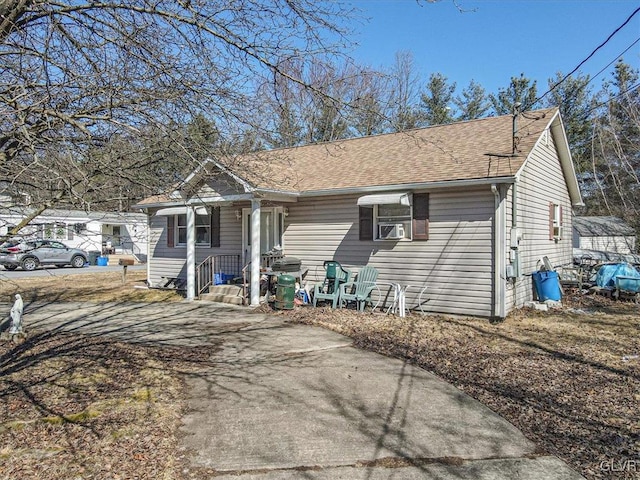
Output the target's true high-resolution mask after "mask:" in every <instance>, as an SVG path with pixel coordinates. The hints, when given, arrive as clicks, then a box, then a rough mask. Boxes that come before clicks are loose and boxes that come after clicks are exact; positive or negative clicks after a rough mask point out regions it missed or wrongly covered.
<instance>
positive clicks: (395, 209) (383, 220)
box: [373, 205, 411, 240]
mask: <svg viewBox="0 0 640 480" xmlns="http://www.w3.org/2000/svg"><path fill="white" fill-rule="evenodd" d="M373 210H374V213H373V219H374V225H375V229H374V238H375V240H403V239H406V240H411V206H409V205H375V206H374V209H373Z"/></svg>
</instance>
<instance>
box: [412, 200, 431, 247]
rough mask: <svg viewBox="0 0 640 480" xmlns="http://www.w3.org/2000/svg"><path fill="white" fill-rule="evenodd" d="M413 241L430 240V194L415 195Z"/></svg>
mask: <svg viewBox="0 0 640 480" xmlns="http://www.w3.org/2000/svg"><path fill="white" fill-rule="evenodd" d="M413 239H414V240H429V194H428V193H414V194H413Z"/></svg>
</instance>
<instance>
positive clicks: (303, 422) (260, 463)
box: [25, 302, 582, 480]
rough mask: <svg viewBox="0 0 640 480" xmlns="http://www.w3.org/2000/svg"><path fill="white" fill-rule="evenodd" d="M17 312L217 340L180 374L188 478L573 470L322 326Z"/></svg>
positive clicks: (479, 479)
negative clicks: (201, 366)
mask: <svg viewBox="0 0 640 480" xmlns="http://www.w3.org/2000/svg"><path fill="white" fill-rule="evenodd" d="M25 322H26V324H27V326H28V327H29V328H51V327H53V326H57V327H60V328H64V329H66V330H75V331H83V332H87V333H94V334H108V335H114V336H117V337H118V338H121V339H124V340H128V341H135V342H145V343H148V342H151V343H155V344H158V343H159V344H171V345H208V344H211V345H214V344H215V345H217V346H218V348H212V350H211V351H212V358H211V359H210V363H211V365H212V367H211V369H210V370H209V371H207V372H206V373H205V374H204V375H202V376H199V377H194V378H191V379H189V381H188V382H189V387H190V400H189V407H190V408H189V413H188V414H187V415H186V416H185V418H184V419H183V427H182V433H183V434H184V435H183V436H182V438H183V440H182V441H183V448H184V449H185V450H186V451H187V452H189V455H190V463H191V469H190V470H191V474H192V475H193V478H198V479H207V478H213V477H215V478H229V479H231V478H241V479H243V480H253V479H255V480H276V479H278V480H280V479H284V480H287V479H318V480H333V479H349V480H358V479H370V480H381V479H394V480H412V479H461V478H465V479H474V480H485V479H487V480H488V479H514V478H518V479H524V480H528V479H531V480H544V479H558V480H561V479H562V480H574V479H580V478H582V477H581V476H580V475H578V474H577V473H575V472H574V471H573V470H571V469H570V468H568V467H567V466H566V465H565V464H564V463H563V462H561V461H560V460H559V459H557V458H555V457H551V456H538V455H536V454H535V446H534V445H533V444H532V443H531V442H529V441H528V440H527V439H526V438H524V436H523V435H522V434H521V433H520V432H519V431H518V430H517V429H516V428H515V427H513V426H512V425H511V424H509V423H508V422H507V421H505V420H504V419H502V418H501V417H499V416H498V415H496V414H495V413H493V412H492V411H491V410H489V409H488V408H486V407H485V406H483V405H481V404H480V403H478V402H476V401H475V400H473V399H472V398H470V397H468V396H467V395H465V394H464V393H462V392H460V391H459V390H457V389H455V388H454V387H453V386H451V385H449V384H448V383H446V382H444V381H442V380H441V379H439V378H437V377H436V376H434V375H431V374H430V373H428V372H426V371H424V370H422V369H420V368H416V367H414V366H411V365H410V364H407V363H405V362H402V361H400V360H395V359H390V358H387V357H384V356H382V355H378V354H375V353H371V352H367V351H363V350H359V349H356V348H354V347H352V346H351V341H350V339H349V338H347V337H344V336H342V335H339V334H336V333H334V332H330V331H327V330H324V329H321V328H315V327H309V326H303V325H292V324H288V323H286V322H284V321H283V320H282V319H281V318H280V317H273V316H265V315H257V314H250V313H249V312H248V310H247V309H243V308H241V307H228V306H221V305H220V304H207V303H199V302H191V303H187V302H184V303H176V304H166V303H165V304H121V305H116V304H107V305H97V304H68V303H65V304H63V303H59V304H52V305H39V306H29V307H28V308H27V311H26V315H25ZM220 345H221V348H220Z"/></svg>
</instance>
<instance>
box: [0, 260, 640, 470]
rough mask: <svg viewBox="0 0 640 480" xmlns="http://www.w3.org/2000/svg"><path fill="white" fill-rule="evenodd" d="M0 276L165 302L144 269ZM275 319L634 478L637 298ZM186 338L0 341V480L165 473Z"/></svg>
mask: <svg viewBox="0 0 640 480" xmlns="http://www.w3.org/2000/svg"><path fill="white" fill-rule="evenodd" d="M82 277H85V276H84V275H79V276H77V275H73V276H69V277H64V278H65V279H64V280H62V281H61V280H60V279H59V278H57V279H30V280H20V281H16V282H0V299H6V300H5V301H9V298H10V297H11V295H13V293H15V292H16V291H20V293H22V294H23V296H25V295H26V298H25V300H29V301H32V300H44V299H46V300H48V301H51V300H54V301H70V300H72V301H109V300H111V301H113V300H116V301H117V300H120V301H122V300H123V299H124V300H130V301H176V300H181V297H180V296H179V295H176V294H175V293H173V292H166V291H153V290H143V289H139V288H134V286H135V285H142V284H143V282H144V278H143V277H144V272H137V273H136V275H133V274H132V275H129V276H128V281H127V285H125V286H123V285H122V283H121V276H120V274H111V273H104V274H100V275H99V277H100V278H89V277H87V278H82ZM274 314H277V315H282V316H283V317H285V320H286V321H291V322H301V323H305V324H312V325H319V326H322V327H324V328H329V329H332V330H335V331H338V332H341V333H343V334H345V335H348V336H350V337H352V338H353V339H354V342H355V344H356V345H357V346H359V347H361V348H365V349H370V350H374V351H377V352H380V353H383V354H386V355H391V356H394V357H398V358H401V359H406V360H407V361H408V362H412V363H416V364H418V365H420V366H422V367H424V368H425V369H427V370H429V371H432V372H434V373H435V374H437V375H439V376H441V377H442V378H444V379H446V380H447V381H449V382H451V383H453V384H454V385H456V386H457V387H458V388H460V389H461V390H463V391H465V392H466V393H468V394H469V395H471V396H472V397H474V398H476V399H478V400H479V401H481V402H483V403H484V404H486V405H488V406H489V407H490V408H492V409H493V410H494V411H496V412H498V413H499V414H500V415H502V416H503V417H505V418H506V419H508V420H509V421H510V422H512V423H513V424H514V425H516V426H517V427H518V428H520V429H521V430H522V431H523V433H524V434H525V435H526V436H527V437H528V438H529V439H531V440H532V441H534V442H536V443H537V444H538V445H539V448H540V450H541V452H546V453H550V454H554V455H557V456H558V457H560V458H562V459H563V460H565V461H566V462H567V463H569V464H570V465H572V466H573V467H574V468H575V469H576V470H577V471H579V472H581V473H582V474H583V475H584V476H585V477H587V478H588V479H599V478H618V479H631V478H640V473H639V472H640V458H639V457H640V454H639V452H640V415H639V410H638V405H639V401H640V360H639V358H638V355H639V354H640V335H639V334H640V305H637V304H634V303H631V302H621V301H618V302H615V301H612V300H610V299H606V298H604V297H599V296H582V297H568V298H565V300H564V307H563V308H562V309H561V310H555V311H550V312H544V313H542V312H536V311H531V310H521V311H518V312H517V313H516V314H514V315H512V316H511V317H509V318H508V319H506V320H505V321H504V322H501V323H494V324H492V323H490V322H489V321H487V320H484V319H474V318H461V317H457V318H453V317H444V316H419V315H415V316H409V317H407V318H404V319H402V318H398V317H394V316H388V315H382V314H379V313H364V314H361V313H357V312H354V311H351V310H331V309H328V308H317V309H313V308H310V307H298V308H296V310H293V311H280V312H274ZM204 357H206V355H203V354H202V352H198V351H197V350H196V349H183V348H180V349H177V348H176V349H168V348H166V347H164V348H162V349H156V348H151V347H141V346H139V345H136V346H135V347H132V346H130V345H127V344H124V343H119V342H115V341H108V340H105V339H99V338H93V337H92V338H85V337H80V336H77V335H75V336H68V335H62V334H55V335H54V334H49V333H48V332H33V334H30V336H29V338H28V340H27V341H26V342H25V343H22V344H19V345H14V344H11V343H6V342H5V343H0V479H2V480H4V479H9V478H11V479H13V478H21V479H35V478H47V479H49V480H62V479H65V480H66V479H70V478H82V479H118V478H122V479H129V478H138V479H157V478H160V479H165V480H169V479H176V480H180V479H181V478H182V475H183V474H182V468H181V462H182V461H183V459H181V458H179V457H178V454H177V453H176V452H177V451H176V448H175V447H176V445H177V442H178V439H177V437H176V435H177V433H176V432H177V427H178V425H179V422H180V417H181V415H182V413H183V409H184V407H185V398H186V391H185V386H184V383H183V380H184V376H185V375H186V374H190V373H193V372H195V371H197V369H199V368H206V365H204V364H202V363H201V359H202V358H204Z"/></svg>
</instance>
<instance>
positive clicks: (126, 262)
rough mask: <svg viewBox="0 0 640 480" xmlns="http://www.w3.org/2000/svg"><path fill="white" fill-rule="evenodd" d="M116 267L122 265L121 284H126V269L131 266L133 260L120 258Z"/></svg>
mask: <svg viewBox="0 0 640 480" xmlns="http://www.w3.org/2000/svg"><path fill="white" fill-rule="evenodd" d="M118 265H122V284H123V285H125V284H126V283H127V267H128V266H129V265H133V260H132V259H130V258H121V259H120V260H119V261H118Z"/></svg>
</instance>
